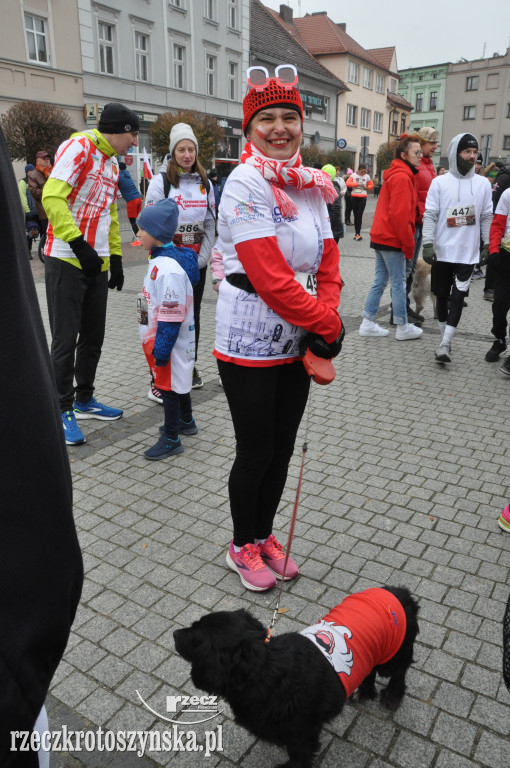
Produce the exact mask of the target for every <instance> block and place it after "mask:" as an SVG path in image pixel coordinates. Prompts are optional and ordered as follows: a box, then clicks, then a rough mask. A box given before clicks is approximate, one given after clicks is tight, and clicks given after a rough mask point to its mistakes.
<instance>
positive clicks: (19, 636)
mask: <svg viewBox="0 0 510 768" xmlns="http://www.w3.org/2000/svg"><path fill="white" fill-rule="evenodd" d="M15 184H16V181H15V178H14V173H13V170H12V166H11V162H10V158H9V155H8V152H7V147H6V144H5V139H4V135H3V133H2V131H1V129H0V222H1V231H2V254H3V255H2V301H1V303H0V318H1V328H2V333H1V334H0V359H1V361H2V376H1V377H0V423H1V425H2V426H1V430H0V457H1V459H0V481H1V482H0V488H1V502H0V508H1V512H2V514H1V521H2V531H1V536H0V574H1V588H0V722H1V724H2V726H1V729H0V765H1V766H2V768H7V767H8V768H21V767H22V766H23V768H28V766H31V765H32V763H31V762H30V761H31V758H32V757H34V758H35V762H34V765H37V754H36V753H35V754H34V753H29V754H27V753H23V752H21V753H20V752H9V746H10V737H9V732H10V731H23V730H28V731H31V730H32V728H33V726H34V723H35V720H36V718H37V716H38V714H39V711H40V710H41V707H42V705H43V703H44V699H45V697H46V694H47V692H48V688H49V685H50V682H51V678H52V677H53V674H54V672H55V670H56V668H57V666H58V664H59V662H60V660H61V658H62V655H63V653H64V650H65V647H66V644H67V640H68V637H69V632H70V629H71V625H72V623H73V619H74V615H75V612H76V608H77V605H78V601H79V598H80V593H81V586H82V581H83V566H82V559H81V553H80V548H79V545H78V539H77V536H76V530H75V526H74V520H73V513H72V485H71V473H70V469H69V461H68V457H67V450H66V446H65V442H64V434H63V429H62V419H61V416H60V410H59V408H58V403H57V396H56V392H55V383H54V379H53V374H52V370H51V362H50V358H49V354H48V345H47V341H46V336H45V333H44V328H43V324H42V318H41V314H40V310H39V304H38V299H37V294H36V291H35V285H34V281H33V278H32V273H31V269H30V262H29V260H28V254H27V252H26V234H25V227H24V221H23V213H22V210H21V206H20V205H19V202H18V200H19V198H16V196H15V195H13V191H12V190H13V189H14V188H15ZM20 392H23V393H24V395H25V396H24V397H23V399H22V400H21V399H20Z"/></svg>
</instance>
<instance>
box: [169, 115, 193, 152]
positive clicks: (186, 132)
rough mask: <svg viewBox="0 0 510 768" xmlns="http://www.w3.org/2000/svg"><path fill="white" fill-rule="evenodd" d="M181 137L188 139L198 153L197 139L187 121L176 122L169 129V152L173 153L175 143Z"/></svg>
mask: <svg viewBox="0 0 510 768" xmlns="http://www.w3.org/2000/svg"><path fill="white" fill-rule="evenodd" d="M183 139H189V140H190V141H192V142H193V144H194V145H195V147H196V150H197V155H198V141H197V139H196V136H195V134H194V133H193V128H192V127H191V125H188V124H187V123H176V124H175V125H174V127H173V128H172V130H171V131H170V154H171V155H173V153H174V149H175V147H176V145H177V144H178V143H179V142H180V141H182V140H183Z"/></svg>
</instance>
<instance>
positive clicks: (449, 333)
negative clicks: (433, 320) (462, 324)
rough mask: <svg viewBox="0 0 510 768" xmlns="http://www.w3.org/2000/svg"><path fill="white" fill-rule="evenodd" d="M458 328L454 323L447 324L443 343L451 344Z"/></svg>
mask: <svg viewBox="0 0 510 768" xmlns="http://www.w3.org/2000/svg"><path fill="white" fill-rule="evenodd" d="M456 330H457V329H456V328H454V327H453V325H447V326H446V328H445V329H444V333H443V341H442V343H443V344H451V342H452V339H453V337H454V335H455V331H456Z"/></svg>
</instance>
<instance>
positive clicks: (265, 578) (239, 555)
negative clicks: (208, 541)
mask: <svg viewBox="0 0 510 768" xmlns="http://www.w3.org/2000/svg"><path fill="white" fill-rule="evenodd" d="M227 565H228V567H229V568H231V569H232V570H233V571H235V572H236V573H237V574H238V575H239V577H240V579H241V581H242V583H243V584H244V586H245V587H246V589H249V590H251V591H252V592H264V591H265V590H266V589H272V588H273V587H275V586H276V579H275V577H274V575H273V574H272V573H271V571H270V570H269V568H267V567H266V566H265V565H264V563H263V562H262V558H261V556H260V550H259V548H258V546H257V545H256V544H245V545H244V547H241V549H240V550H239V552H236V551H235V550H234V541H233V540H232V541H231V542H230V547H229V550H228V552H227Z"/></svg>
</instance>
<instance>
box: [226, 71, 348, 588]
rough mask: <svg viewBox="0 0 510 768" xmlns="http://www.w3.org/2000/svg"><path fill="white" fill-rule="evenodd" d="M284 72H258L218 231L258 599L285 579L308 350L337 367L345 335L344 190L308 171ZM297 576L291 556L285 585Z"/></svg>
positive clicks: (237, 481) (235, 546)
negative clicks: (282, 516)
mask: <svg viewBox="0 0 510 768" xmlns="http://www.w3.org/2000/svg"><path fill="white" fill-rule="evenodd" d="M275 74H276V77H274V78H269V75H268V72H267V70H265V69H264V68H263V67H251V68H250V69H249V70H248V84H249V86H250V90H249V91H248V93H247V95H246V97H245V99H244V101H243V112H244V119H243V131H244V134H245V136H246V139H247V143H246V145H245V148H244V151H243V154H242V157H241V164H240V165H239V166H238V167H237V168H235V170H234V171H233V172H232V173H231V174H230V176H229V178H228V181H227V183H226V185H225V189H224V191H223V195H222V198H221V208H220V216H219V223H218V232H219V236H220V237H221V240H222V242H223V245H224V258H223V267H224V270H225V280H223V281H222V282H221V284H220V289H219V297H218V304H217V310H216V344H215V350H214V355H215V356H216V358H217V359H218V368H219V373H220V376H221V381H222V383H223V386H224V389H225V394H226V396H227V400H228V404H229V408H230V412H231V415H232V420H233V423H234V430H235V435H236V457H235V461H234V464H233V467H232V470H231V473H230V478H229V497H230V508H231V513H232V520H233V528H234V531H233V539H232V541H231V543H230V547H229V550H228V553H227V565H228V566H229V567H230V568H232V570H234V571H235V572H237V573H238V574H239V576H240V577H241V581H242V582H243V584H244V586H245V587H246V588H247V589H250V590H254V591H261V590H266V589H270V588H271V587H273V586H275V584H276V577H279V578H281V577H282V575H283V563H284V559H285V555H284V552H283V551H282V547H281V545H280V544H279V542H278V541H277V539H276V538H275V537H274V535H273V532H272V531H273V519H274V516H275V514H276V510H277V507H278V504H279V502H280V499H281V496H282V493H283V489H284V486H285V482H286V479H287V471H288V465H289V461H290V458H291V455H292V452H293V449H294V442H295V439H296V434H297V430H298V427H299V423H300V421H301V417H302V415H303V412H304V408H305V405H306V400H307V397H308V390H309V386H310V379H309V376H308V374H307V372H306V370H305V368H304V366H303V363H302V357H301V355H300V347H301V351H303V348H306V346H309V347H310V349H311V350H312V351H316V352H317V347H318V346H319V347H321V350H319V351H322V356H323V357H329V358H331V357H334V356H335V355H336V354H338V352H339V351H340V347H341V338H342V335H343V328H342V323H341V320H340V318H339V316H338V304H339V301H340V289H341V280H340V272H339V267H338V264H339V253H338V247H337V245H336V243H335V241H334V239H333V236H332V233H331V228H330V225H329V219H328V212H327V207H326V203H328V202H332V201H333V200H334V199H335V197H336V192H335V190H334V188H333V185H332V183H331V179H330V178H329V176H328V175H327V174H325V173H324V172H323V171H320V170H316V169H314V168H305V167H303V165H302V164H301V156H300V154H299V148H300V145H301V140H302V127H303V104H302V101H301V97H300V95H299V92H298V90H297V89H296V87H295V85H296V84H297V73H296V70H295V68H294V67H291V66H287V65H283V66H281V67H277V69H276V73H275ZM305 337H306V338H305ZM303 340H304V342H303ZM298 572H299V571H298V567H297V565H296V564H295V563H294V561H293V560H291V559H290V558H289V559H288V562H287V568H286V571H285V579H292V578H294V577H295V576H296V575H297V574H298Z"/></svg>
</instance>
